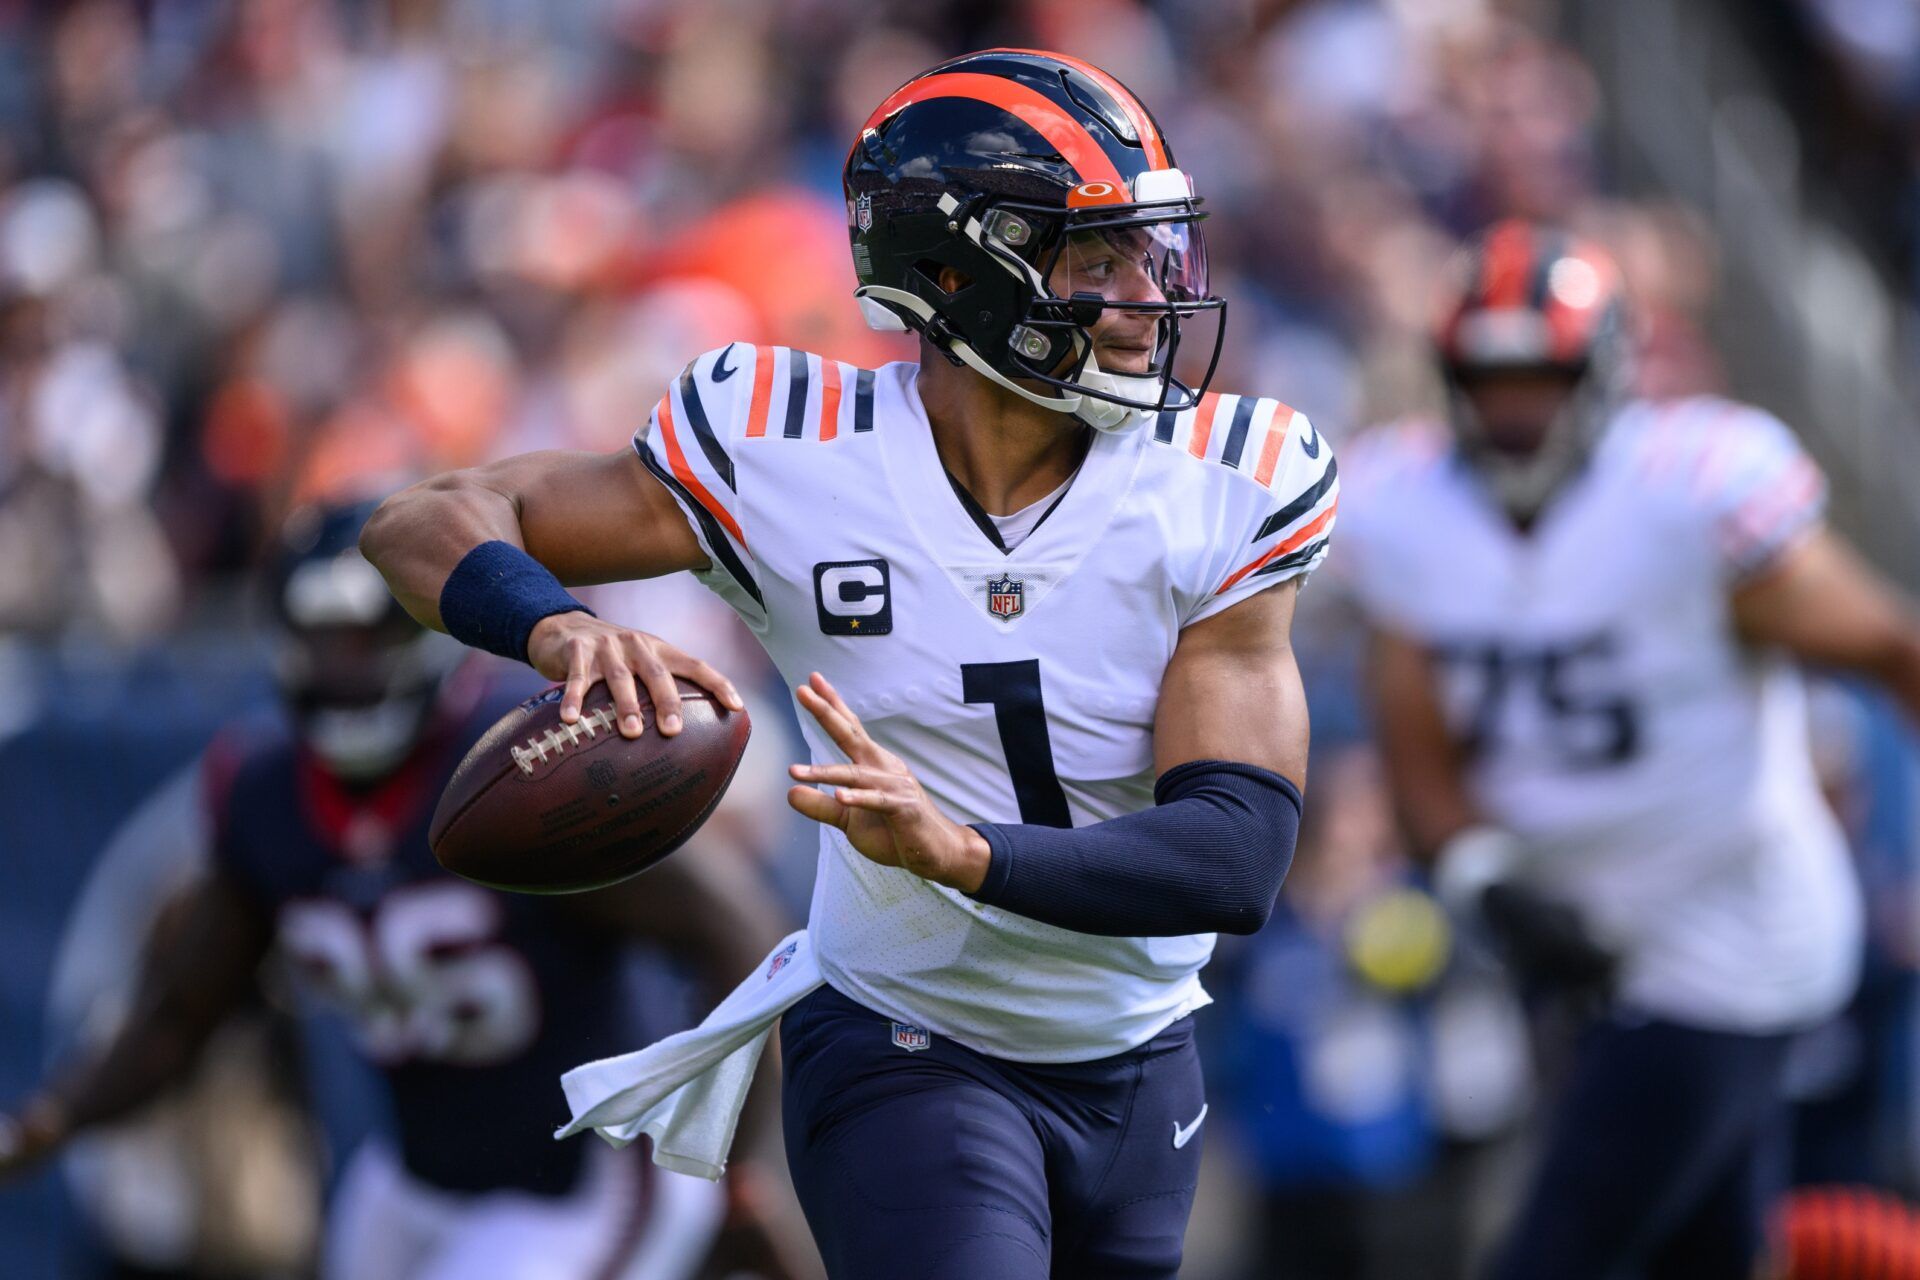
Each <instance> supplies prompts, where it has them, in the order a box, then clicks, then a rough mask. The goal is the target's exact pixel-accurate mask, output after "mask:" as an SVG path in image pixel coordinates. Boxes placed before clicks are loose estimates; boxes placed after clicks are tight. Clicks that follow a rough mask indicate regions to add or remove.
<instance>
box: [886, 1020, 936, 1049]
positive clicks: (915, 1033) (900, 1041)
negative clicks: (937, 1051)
mask: <svg viewBox="0 0 1920 1280" xmlns="http://www.w3.org/2000/svg"><path fill="white" fill-rule="evenodd" d="M893 1042H894V1044H896V1045H898V1046H899V1047H900V1048H902V1049H905V1050H906V1051H907V1052H908V1053H913V1052H916V1051H917V1050H920V1049H924V1048H926V1047H927V1046H928V1045H930V1044H932V1043H933V1033H932V1032H930V1031H928V1030H927V1029H926V1028H925V1027H914V1026H909V1025H907V1024H906V1023H904V1022H896V1023H894V1024H893Z"/></svg>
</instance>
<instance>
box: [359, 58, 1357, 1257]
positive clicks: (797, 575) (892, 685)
mask: <svg viewBox="0 0 1920 1280" xmlns="http://www.w3.org/2000/svg"><path fill="white" fill-rule="evenodd" d="M845 182H846V194H847V202H848V216H849V221H850V224H851V225H850V233H851V238H852V243H853V256H854V264H855V268H856V272H857V274H858V277H859V280H860V287H859V289H858V291H857V296H858V297H859V300H860V303H861V305H862V307H863V308H864V310H865V312H866V314H867V317H868V319H869V321H870V322H871V323H874V324H875V325H876V326H878V327H881V328H891V329H896V330H898V329H908V328H910V329H912V330H915V331H917V332H918V333H919V334H920V336H921V338H922V347H921V351H922V357H923V358H922V359H921V361H920V362H919V363H918V364H907V363H903V364H894V365H889V366H887V367H885V368H882V369H878V370H863V369H855V368H851V367H849V366H846V365H843V364H841V363H839V362H838V361H835V360H832V359H826V358H822V357H820V356H817V355H810V354H807V353H805V352H801V351H789V350H785V349H780V348H768V347H759V348H756V347H751V346H746V345H738V344H736V345H734V346H730V347H727V348H724V349H722V350H719V351H715V352H712V353H710V354H708V355H705V356H702V357H700V358H699V359H697V360H695V361H694V362H693V363H692V364H691V365H690V366H688V368H687V370H686V372H685V373H684V374H683V375H682V376H681V377H680V379H679V380H678V382H677V383H676V385H674V386H673V387H672V388H670V389H669V391H668V394H667V395H666V397H665V398H663V399H662V400H661V402H660V404H659V407H658V408H657V409H656V410H655V412H654V415H653V420H652V422H651V423H649V424H648V427H647V429H646V430H645V431H644V432H642V433H641V435H640V436H639V437H638V438H637V439H636V442H635V444H636V449H635V452H634V453H631V454H625V455H621V456H587V455H573V454H539V455H532V456H528V457H523V458H517V459H512V460H509V461H507V462H504V463H500V464H498V465H494V466H490V467H485V468H481V469H479V470H477V471H470V472H462V473H457V474H454V475H450V476H446V477H442V478H440V479H437V480H434V481H431V482H429V483H428V484H426V485H424V486H421V487H416V488H415V489H413V490H410V491H407V492H406V493H403V494H401V495H398V496H396V497H395V498H394V499H392V500H390V502H389V504H388V506H387V508H386V509H385V510H384V511H383V513H382V514H381V515H380V516H378V517H376V519H375V521H374V522H373V524H372V525H371V526H370V527H369V530H368V534H367V538H366V540H365V543H364V545H365V547H366V549H367V552H368V554H369V556H370V557H371V558H372V559H373V560H374V561H375V563H377V564H378V565H379V566H380V567H381V569H382V570H383V571H384V572H385V573H386V574H387V577H388V580H389V583H390V584H391V585H392V587H393V589H394V591H395V593H396V594H397V595H398V596H399V597H400V598H401V600H402V601H403V602H404V603H405V604H406V605H407V606H408V608H409V609H410V610H412V611H413V612H414V613H415V615H416V616H418V617H420V618H421V619H422V620H424V621H427V622H429V623H431V624H433V625H437V626H441V627H443V628H445V629H447V630H448V631H450V632H451V633H452V634H454V635H456V636H460V637H462V638H463V639H466V640H468V641H469V642H470V643H474V644H479V645H484V646H487V647H492V648H495V649H497V650H498V651H501V652H505V653H511V654H515V655H517V656H521V657H525V658H527V659H528V660H529V661H531V662H532V663H533V665H534V666H536V667H537V668H539V669H540V670H541V671H543V672H545V673H546V674H547V675H549V676H552V677H554V678H556V679H565V680H566V681H567V685H568V689H567V694H566V703H565V705H566V709H567V714H576V713H577V709H578V707H579V705H580V702H581V699H582V697H583V696H584V695H585V693H586V690H587V688H588V686H589V685H590V684H591V683H592V682H594V681H597V680H602V679H604V680H605V681H606V682H607V684H608V686H609V688H610V690H611V693H612V696H613V698H614V700H615V702H616V703H617V705H618V708H619V710H620V712H621V715H622V721H623V731H624V732H627V733H629V734H632V733H636V732H639V731H640V722H639V709H638V704H637V702H636V698H635V694H634V681H635V679H636V678H637V679H638V680H640V681H641V682H642V683H643V684H644V685H645V687H646V689H647V691H648V693H649V695H650V697H651V698H652V700H653V703H654V706H655V707H656V708H657V712H658V716H659V719H660V729H661V732H663V733H668V734H671V733H673V732H675V731H677V728H678V719H677V714H676V712H677V707H678V698H677V696H676V694H675V692H674V687H673V683H672V679H671V676H673V675H680V676H685V677H688V678H690V679H692V680H694V681H696V682H698V683H700V684H701V685H703V686H706V687H708V688H711V689H713V690H715V691H716V692H717V693H718V695H719V696H720V697H721V698H722V700H724V701H727V702H729V703H731V704H733V705H737V700H736V698H735V695H734V692H733V690H732V687H731V686H730V685H729V684H728V683H727V682H726V680H725V679H724V678H723V677H722V676H721V675H720V674H719V673H718V672H716V671H714V670H712V669H711V668H710V667H708V666H707V665H706V664H705V663H703V662H700V661H698V660H697V659H695V658H693V657H691V656H689V655H687V654H684V653H682V652H681V651H679V650H678V649H676V648H674V647H673V646H672V645H670V644H668V643H667V642H666V641H664V640H662V639H660V638H658V637H655V636H651V635H647V634H643V633H638V632H633V631H628V630H625V629H622V628H618V627H613V626H609V625H607V624H605V623H602V622H600V621H598V620H596V619H595V618H593V617H592V616H591V615H589V614H586V613H584V612H580V611H578V609H579V606H578V605H577V604H576V603H575V602H574V601H572V600H571V598H570V597H568V596H567V594H566V593H565V592H564V591H563V590H562V589H561V586H560V583H559V582H557V581H556V580H555V579H556V578H558V579H560V580H562V581H567V582H594V581H604V580H608V579H616V578H628V577H636V576H649V575H658V574H664V573H669V572H673V571H677V570H685V571H689V572H692V573H694V574H696V575H698V576H699V577H700V578H701V580H702V581H704V582H705V583H706V584H707V585H708V586H710V587H711V588H712V589H713V590H714V591H716V592H717V593H719V594H720V595H721V596H722V597H724V598H725V599H726V600H727V601H728V602H729V603H730V604H732V605H733V606H734V608H735V609H737V610H738V611H739V613H740V615H741V616H742V617H743V618H744V619H745V620H746V621H747V623H748V624H749V625H750V626H751V627H752V629H753V630H754V632H755V633H756V634H757V635H758V636H759V637H760V639H761V641H762V642H763V643H764V644H765V646H766V648H767V651H768V653H769V654H770V655H772V657H773V660H774V661H775V663H776V664H777V665H778V666H779V667H780V669H781V670H782V672H783V673H784V674H785V675H786V677H787V678H788V680H789V681H790V682H792V683H793V684H794V685H795V686H796V696H797V699H798V701H799V704H800V706H801V708H802V709H803V710H804V712H806V715H805V716H804V717H803V719H805V720H806V721H807V722H808V723H807V725H806V728H807V732H808V739H809V745H810V747H811V751H812V761H811V762H810V763H808V764H803V765H795V766H794V768H793V777H794V779H795V780H796V782H797V783H798V784H799V785H796V786H795V787H794V788H793V789H792V790H791V792H790V793H789V796H790V800H791V803H792V804H793V805H794V807H795V808H796V809H798V810H799V811H800V812H802V813H804V814H806V815H807V816H809V817H811V818H814V819H816V820H817V821H819V822H820V823H821V825H822V832H821V853H820V871H819V879H818V888H817V890H816V893H815V896H814V901H813V906H812V912H811V919H810V926H809V928H810V936H811V946H812V950H813V954H814V955H815V956H816V957H817V962H818V966H819V969H820V971H821V972H822V974H823V975H824V977H825V979H826V985H825V986H823V987H820V988H818V989H817V990H815V991H814V992H813V993H812V994H811V995H809V996H808V997H807V998H806V999H805V1000H804V1001H803V1002H801V1003H800V1004H798V1005H797V1006H796V1007H794V1008H793V1009H792V1010H791V1011H789V1012H788V1013H787V1014H786V1017H785V1019H784V1022H783V1025H782V1045H783V1048H784V1051H785V1065H786V1069H787V1074H786V1083H785V1093H784V1106H785V1120H786V1133H787V1143H788V1158H789V1161H790V1163H791V1165H792V1167H793V1171H794V1174H795V1182H796V1184H797V1185H798V1187H799V1190H800V1195H801V1200H802V1203H803V1206H804V1207H805V1209H806V1211H807V1214H808V1218H809V1221H810V1223H811V1225H812V1227H813V1230H814V1234H815V1238H816V1240H817V1241H818V1242H819V1244H820V1246H821V1250H822V1253H823V1254H824V1256H825V1258H826V1262H827V1266H828V1269H829V1271H830V1272H831V1273H832V1274H833V1275H834V1276H836V1277H842V1278H847V1280H859V1278H861V1277H881V1276H896V1275H900V1274H914V1275H918V1276H928V1277H935V1276H946V1277H980V1276H989V1275H991V1276H995V1277H1004V1278H1007V1280H1021V1278H1032V1277H1042V1276H1047V1275H1052V1276H1062V1277H1064V1276H1101V1277H1112V1276H1122V1275H1124V1276H1141V1277H1146V1276H1172V1275H1174V1274H1176V1273H1177V1270H1178V1267H1179V1259H1180V1252H1181V1247H1182V1237H1183V1234H1184V1230H1185V1223H1186V1217H1187V1212H1188V1209H1189V1207H1190V1205H1191V1201H1192V1196H1193V1190H1194V1184H1195V1179H1196V1174H1197V1170H1198V1167H1199V1151H1200V1146H1201V1143H1200V1140H1199V1137H1200V1132H1201V1126H1202V1122H1203V1121H1204V1119H1205V1117H1206V1111H1207V1108H1206V1101H1205V1098H1204V1096H1203V1092H1202V1085H1201V1079H1200V1074H1199V1069H1198V1063H1197V1059H1196V1055H1195V1050H1194V1046H1193V1037H1192V1021H1191V1018H1190V1016H1189V1015H1191V1014H1192V1013H1193V1012H1194V1011H1195V1010H1196V1009H1198V1008H1200V1007H1201V1006H1202V1005H1204V1004H1206V1003H1207V999H1208V997H1207V995H1206V993H1205V991H1204V990H1203V989H1202V988H1201V986H1200V982H1199V978H1198V973H1199V970H1200V968H1201V967H1202V966H1203V965H1204V964H1205V963H1206V960H1207V958H1208V955H1209V954H1210V952H1211V950H1212V947H1213V935H1214V933H1215V932H1216V931H1219V930H1231V931H1236V932H1251V931H1253V930H1255V929H1258V928H1259V927H1260V925H1261V924H1262V923H1263V922H1264V920H1265V919H1266V917H1267V915H1268V913H1269V911H1270V910H1271V907H1272V903H1273V898H1274V894H1275V891H1276V889H1277V888H1278V886H1279V883H1280V879H1281V877H1282V876H1283V874H1284V872H1285V869H1286V866H1287V864H1288V862H1289V860H1290V858H1291V854H1292V844H1293V832H1294V830H1295V827H1296V825H1297V820H1298V813H1299V785H1300V783H1301V782H1302V781H1303V779H1304V774H1305V768H1306V753H1307V723H1306V712H1305V706H1304V701H1303V696H1302V692H1301V688H1300V681H1299V675H1298V671H1297V669H1296V667H1295V664H1294V659H1293V656H1292V653H1291V650H1290V648H1289V642H1288V632H1289V626H1290V622H1291V616H1292V612H1293V602H1294V596H1295V593H1296V590H1297V586H1298V583H1299V582H1300V580H1301V579H1302V577H1303V576H1304V575H1305V574H1306V573H1307V571H1308V570H1310V569H1311V568H1313V567H1314V565H1316V564H1317V563H1318V562H1319V561H1320V559H1321V558H1322V556H1323V555H1324V553H1325V550H1326V547H1327V538H1328V533H1329V531H1330V529H1331V527H1332V523H1333V514H1334V507H1335V503H1336V501H1337V489H1336V485H1335V480H1334V467H1333V458H1332V455H1331V451H1330V449H1329V448H1328V447H1327V445H1326V444H1325V443H1324V442H1323V441H1322V440H1321V438H1320V437H1319V435H1318V434H1317V433H1315V431H1314V430H1313V428H1312V427H1311V426H1310V425H1309V424H1308V423H1307V421H1306V419H1305V418H1304V417H1302V416H1301V415H1299V414H1297V413H1295V412H1294V411H1293V410H1292V409H1291V408H1289V407H1287V406H1286V405H1284V404H1281V403H1280V402H1278V401H1275V400H1271V399H1259V398H1256V397H1254V396H1241V395H1229V394H1221V393H1216V392H1212V391H1209V390H1207V388H1206V382H1205V381H1202V382H1201V384H1200V385H1199V386H1198V387H1189V386H1186V385H1184V384H1182V383H1181V382H1180V381H1179V380H1178V379H1177V378H1176V377H1175V374H1174V358H1175V355H1176V353H1177V351H1178V348H1179V344H1180V339H1181V335H1182V332H1183V327H1185V326H1187V325H1188V324H1189V322H1191V321H1192V320H1193V319H1194V318H1195V317H1196V316H1200V315H1202V314H1203V313H1207V312H1213V311H1217V310H1219V309H1220V308H1221V307H1222V305H1223V304H1222V303H1221V302H1220V300H1219V299H1218V298H1216V297H1214V296H1213V295H1211V294H1210V293H1209V291H1208V288H1207V279H1206V260H1205V255H1204V252H1203V250H1202V243H1201V238H1200V228H1199V225H1198V223H1199V219H1200V217H1201V211H1200V209H1199V208H1198V201H1197V199H1196V198H1195V196H1194V189H1193V184H1192V182H1191V180H1190V179H1189V178H1188V176H1187V175H1186V174H1184V173H1183V172H1181V171H1180V170H1179V169H1178V168H1176V167H1175V165H1174V161H1173V157H1172V154H1171V152H1170V150H1169V148H1168V145H1167V142H1166V140H1165V139H1164V138H1163V137H1162V136H1161V134H1160V131H1159V128H1158V126H1157V125H1156V124H1155V122H1154V120H1153V118H1152V116H1151V115H1149V114H1148V112H1147V110H1146V108H1145V107H1144V106H1142V105H1141V103H1140V102H1139V101H1138V99H1136V98H1135V97H1134V96H1133V95H1132V94H1131V93H1129V92H1128V91H1127V90H1126V89H1125V88H1123V87H1122V86H1121V85H1120V84H1119V83H1118V82H1117V81H1115V80H1114V79H1113V78H1112V77H1111V76H1108V75H1107V74H1105V73H1104V72H1102V71H1100V70H1098V69H1097V68H1094V67H1091V66H1088V65H1087V64H1085V63H1082V62H1079V61H1077V60H1075V59H1072V58H1068V57H1063V56H1059V55H1055V54H1047V53H1039V52H1034V51H1028V50H1008V49H1001V50H991V51H988V52H985V53H979V54H973V55H969V56H967V57H964V58H960V59H957V60H955V61H952V62H949V63H945V64H942V65H941V66H938V67H935V68H933V69H932V70H931V71H928V72H926V73H924V74H923V75H920V76H918V77H915V78H914V79H913V80H911V81H909V82H908V83H907V84H906V85H904V86H902V87H901V88H900V89H899V90H898V91H896V92H895V93H894V94H893V95H891V96H890V97H889V98H888V99H887V100H886V101H885V102H883V103H882V104H881V105H880V107H879V108H878V109H877V110H876V111H875V112H874V113H873V115H872V117H871V118H870V119H869V120H868V121H867V123H866V124H865V126H864V127H863V128H862V130H861V132H860V136H859V137H858V138H857V139H856V140H855V142H854V145H853V148H852V151H851V153H850V155H849V157H848V161H847V166H846V173H845ZM1216 341H1217V339H1216ZM1190 345H1191V344H1190ZM1215 350H1216V352H1217V347H1216V348H1215ZM1202 354H1205V353H1204V352H1203V353H1202ZM1210 378H1211V370H1209V375H1208V380H1210ZM776 967H777V962H776Z"/></svg>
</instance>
